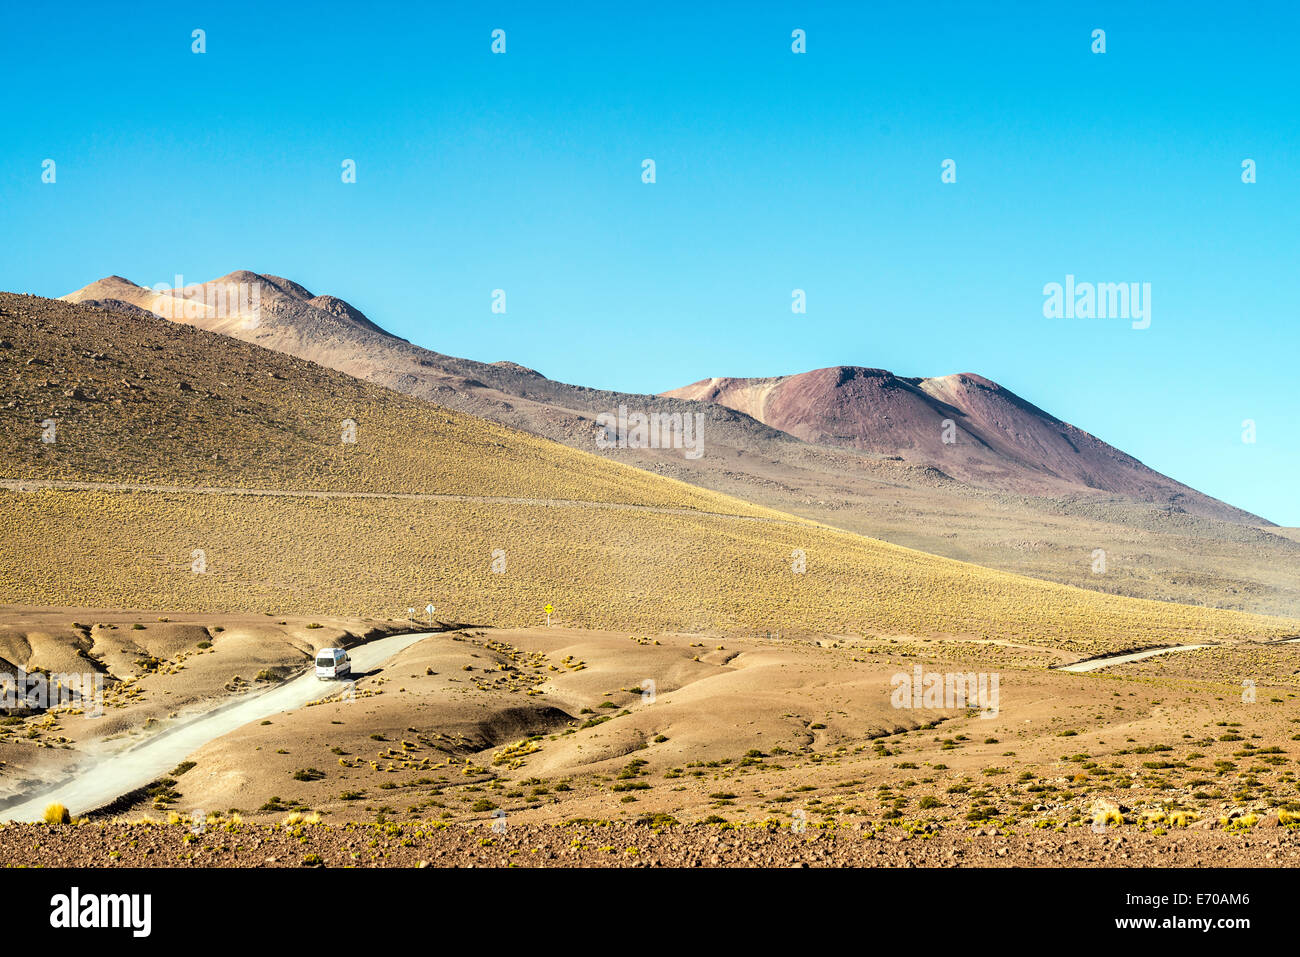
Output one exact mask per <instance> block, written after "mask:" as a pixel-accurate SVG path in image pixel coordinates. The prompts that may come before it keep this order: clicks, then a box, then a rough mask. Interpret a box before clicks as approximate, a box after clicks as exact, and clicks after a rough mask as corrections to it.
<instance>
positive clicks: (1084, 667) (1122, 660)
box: [1056, 645, 1213, 674]
mask: <svg viewBox="0 0 1300 957" xmlns="http://www.w3.org/2000/svg"><path fill="white" fill-rule="evenodd" d="M1211 647H1213V645H1176V646H1174V647H1172V648H1147V649H1146V650H1145V651H1131V652H1129V653H1128V654H1127V655H1111V656H1110V657H1108V658H1087V659H1085V660H1083V661H1076V662H1075V663H1074V664H1072V665H1062V666H1061V667H1060V668H1057V669H1056V670H1057V671H1072V672H1074V673H1075V674H1082V673H1083V672H1085V671H1096V670H1098V669H1099V668H1109V667H1111V665H1123V664H1128V662H1130V661H1141V660H1142V659H1143V658H1151V657H1153V656H1155V655H1167V654H1171V653H1172V652H1175V651H1195V650H1196V649H1197V648H1211Z"/></svg>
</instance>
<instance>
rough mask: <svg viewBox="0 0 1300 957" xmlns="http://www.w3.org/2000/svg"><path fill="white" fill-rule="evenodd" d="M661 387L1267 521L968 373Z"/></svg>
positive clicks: (982, 478)
mask: <svg viewBox="0 0 1300 957" xmlns="http://www.w3.org/2000/svg"><path fill="white" fill-rule="evenodd" d="M664 395H667V396H672V397H674V398H679V399H695V400H699V401H704V402H717V403H719V404H721V405H725V406H727V407H728V408H732V409H736V410H737V411H740V412H744V413H745V414H746V415H750V416H752V417H753V418H755V419H757V420H758V421H759V422H763V423H765V424H767V425H770V426H772V427H773V428H775V429H780V430H781V431H783V432H788V433H789V434H791V435H793V436H797V437H798V438H801V439H803V440H804V441H807V442H813V443H818V444H826V445H840V446H846V447H848V448H854V449H861V450H865V451H869V452H875V453H879V454H882V455H899V456H902V457H903V458H904V459H906V460H908V461H911V462H915V463H917V464H923V465H931V466H934V467H935V468H938V469H940V470H942V471H943V472H944V473H945V474H946V475H950V476H952V477H953V478H956V479H958V480H960V481H963V482H966V483H969V484H971V485H977V486H981V487H985V488H998V489H1005V490H1011V491H1020V492H1025V493H1029V494H1036V495H1043V494H1052V493H1058V494H1059V493H1061V492H1066V491H1080V490H1090V491H1102V492H1112V493H1115V494H1118V495H1122V496H1125V497H1126V498H1130V499H1133V500H1137V501H1145V502H1165V503H1168V504H1170V505H1174V506H1178V507H1181V508H1186V509H1188V510H1191V511H1195V512H1197V513H1199V514H1204V515H1212V516H1215V517H1220V518H1226V519H1228V520H1236V521H1240V520H1247V521H1251V522H1253V523H1257V524H1268V523H1265V522H1264V521H1263V520H1262V519H1259V518H1258V517H1257V516H1252V515H1248V514H1247V513H1243V512H1241V511H1240V510H1238V509H1234V508H1232V507H1231V506H1227V505H1225V503H1223V502H1219V501H1217V500H1215V499H1212V498H1210V497H1209V496H1207V495H1202V494H1201V493H1200V492H1197V491H1196V490H1195V489H1192V488H1189V487H1188V486H1186V485H1183V484H1182V483H1180V482H1176V481H1174V480H1173V479H1170V478H1168V477H1166V476H1164V475H1161V474H1160V473H1159V472H1156V471H1154V470H1153V469H1150V468H1148V467H1147V466H1145V465H1143V464H1142V463H1141V462H1139V461H1138V460H1137V459H1135V458H1133V456H1131V455H1127V454H1125V453H1124V452H1121V451H1120V450H1119V449H1116V448H1114V447H1112V446H1110V445H1107V444H1106V443H1105V442H1103V441H1101V440H1100V439H1098V438H1096V437H1095V436H1093V435H1090V434H1088V433H1087V432H1084V431H1083V430H1082V429H1078V428H1075V427H1074V426H1073V425H1070V424H1069V423H1068V422H1062V421H1061V420H1060V419H1058V418H1056V417H1055V416H1054V415H1051V414H1050V413H1048V412H1044V411H1043V410H1042V409H1040V408H1038V407H1037V406H1036V405H1033V404H1032V403H1030V402H1027V401H1026V400H1024V399H1022V398H1021V397H1020V396H1018V395H1016V394H1015V393H1013V392H1011V391H1010V390H1008V389H1004V388H1003V387H1002V386H1000V385H998V384H997V383H996V382H991V381H989V380H988V379H986V378H984V377H983V376H978V375H973V374H971V373H962V374H958V375H947V376H942V377H940V378H934V379H921V378H904V377H900V376H896V375H894V374H893V373H892V372H887V371H885V370H884V369H866V368H862V367H859V366H835V367H832V368H829V369H816V370H814V371H812V372H804V373H800V374H798V375H788V376H777V377H774V378H765V379H732V378H726V379H724V378H713V379H705V380H702V381H700V382H696V383H694V384H692V385H688V386H685V387H683V388H680V389H673V390H671V391H669V392H666V393H664Z"/></svg>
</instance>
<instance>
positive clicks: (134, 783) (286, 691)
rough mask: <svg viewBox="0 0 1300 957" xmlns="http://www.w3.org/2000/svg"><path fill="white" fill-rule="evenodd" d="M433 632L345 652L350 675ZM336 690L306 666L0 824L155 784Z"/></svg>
mask: <svg viewBox="0 0 1300 957" xmlns="http://www.w3.org/2000/svg"><path fill="white" fill-rule="evenodd" d="M432 634H433V632H423V633H420V634H414V635H412V634H403V635H390V636H388V637H387V638H380V639H379V640H377V641H372V642H368V643H366V644H364V645H357V646H356V647H355V648H352V649H349V651H348V654H349V656H351V658H352V671H353V673H354V674H358V673H361V672H366V671H370V670H372V669H374V668H378V667H379V666H380V665H382V664H383V663H384V662H385V661H387V660H388V659H389V658H391V657H393V655H395V654H397V653H398V652H400V651H402V650H404V649H406V648H409V647H410V646H411V645H413V644H415V643H416V642H417V641H421V640H423V639H425V638H428V637H430V635H432ZM340 688H341V686H340V685H339V684H338V683H335V682H324V681H321V680H320V679H318V678H317V677H316V673H315V669H314V668H312V669H310V670H308V672H307V673H306V674H304V675H301V676H299V677H297V678H294V679H293V680H291V681H287V682H285V683H284V684H282V685H279V686H278V687H275V688H272V689H271V690H270V691H264V692H262V693H260V694H256V695H252V696H249V697H244V698H241V699H240V700H238V701H235V702H232V703H230V704H225V705H221V706H220V707H217V708H214V709H213V710H211V711H208V712H206V713H204V714H200V715H197V716H195V717H191V718H189V719H188V720H185V721H184V722H182V723H181V724H178V725H175V726H173V727H171V728H168V729H166V730H164V731H161V732H159V733H158V734H156V735H154V736H153V737H151V738H149V739H148V740H146V741H143V742H140V743H137V744H133V745H129V746H127V747H126V748H124V749H122V750H120V751H117V752H114V753H109V754H106V755H104V756H97V757H94V758H92V759H91V760H89V761H88V762H86V763H83V764H81V765H78V767H77V769H76V770H75V771H74V773H73V775H72V777H71V778H69V779H67V780H65V781H62V782H59V783H58V784H55V785H53V786H51V787H46V788H42V789H40V790H37V791H32V792H29V794H28V795H27V797H26V800H23V798H22V796H20V797H19V798H17V801H18V802H19V803H13V804H10V805H9V806H8V807H6V808H3V809H0V820H10V821H39V820H40V819H41V815H42V814H43V813H44V811H45V808H46V806H47V805H49V804H52V803H54V802H58V803H60V804H63V805H64V806H66V807H67V809H68V810H69V811H70V812H71V813H72V814H84V813H86V812H87V811H93V810H94V809H95V808H98V807H103V806H104V805H105V804H108V803H110V802H111V801H114V800H116V799H117V798H119V797H121V796H122V795H124V794H129V793H130V792H131V791H134V790H136V789H137V788H141V787H144V786H145V785H147V784H149V783H151V782H153V781H156V780H157V779H158V778H159V777H161V776H162V775H164V774H166V773H167V772H168V771H170V770H171V769H172V768H174V767H175V766H176V765H177V764H179V763H180V762H181V761H183V760H185V758H186V756H188V755H190V754H193V753H194V752H195V751H196V750H198V749H199V748H201V747H202V746H203V745H205V744H207V743H208V742H209V741H212V740H213V739H215V738H219V737H221V736H222V735H223V734H229V733H230V732H231V731H234V730H235V729H236V728H241V727H243V726H244V725H246V724H248V723H250V722H252V721H260V720H261V719H263V718H266V717H268V716H270V715H273V714H279V713H281V712H284V711H292V710H294V709H295V708H301V707H303V706H304V705H306V704H307V703H308V702H310V701H315V700H316V699H318V698H323V697H326V696H327V695H330V694H334V693H337V692H338V691H339V690H340Z"/></svg>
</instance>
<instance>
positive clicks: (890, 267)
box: [0, 2, 1300, 525]
mask: <svg viewBox="0 0 1300 957" xmlns="http://www.w3.org/2000/svg"><path fill="white" fill-rule="evenodd" d="M987 6H988V7H990V8H991V9H992V10H993V12H977V11H976V8H975V7H974V5H971V4H957V3H953V4H943V3H938V4H934V3H931V4H917V5H911V4H866V3H854V4H843V5H837V4H824V5H817V6H814V7H809V6H808V5H806V4H793V3H791V4H765V3H745V4H740V3H736V4H727V5H721V4H719V5H707V4H698V3H691V4H675V3H665V2H659V3H654V4H649V5H646V6H645V7H644V8H639V7H637V5H633V4H620V5H605V4H581V3H565V4H563V5H560V4H555V5H550V6H549V9H548V8H543V6H542V5H538V4H501V3H496V4H492V3H489V4H441V3H428V4H419V5H416V4H411V5H402V4H390V3H382V2H380V3H368V4H352V3H349V4H330V3H312V4H304V5H302V6H301V7H299V8H294V5H292V4H286V5H284V6H283V7H282V8H280V9H271V8H270V5H262V4H242V3H230V2H223V3H220V4H218V3H212V4H189V5H187V4H184V3H167V4H149V3H138V4H122V5H115V6H114V7H112V8H108V9H100V8H99V7H98V5H96V6H94V7H92V6H89V5H85V6H81V5H78V4H77V3H72V4H69V5H66V6H65V7H62V8H60V14H59V16H57V17H54V16H52V15H51V14H49V13H48V12H47V11H43V10H41V9H40V8H38V7H36V6H34V5H31V4H24V5H17V4H10V5H6V7H5V8H4V10H3V12H0V62H3V63H4V64H5V67H4V70H5V73H6V80H7V83H6V88H7V93H6V96H5V97H4V98H3V100H0V109H2V110H3V123H2V124H0V224H2V227H0V228H2V230H3V236H4V245H3V250H4V255H3V257H2V258H0V288H3V289H5V290H11V291H21V292H33V293H38V294H41V295H48V296H57V295H62V294H64V293H67V292H70V291H72V290H73V289H76V288H79V287H80V286H82V285H85V284H86V283H87V282H90V281H92V280H93V279H97V278H100V277H102V276H105V275H109V274H112V273H117V274H120V275H123V276H126V277H127V278H129V279H132V280H133V281H135V282H138V283H141V284H145V285H152V284H154V283H157V282H170V281H171V279H172V277H173V275H174V274H176V273H181V274H183V275H184V276H185V277H186V278H187V279H188V280H191V281H199V280H204V279H210V278H214V277H216V276H219V275H222V274H224V273H227V272H229V271H231V270H233V269H239V268H246V269H252V270H254V271H257V272H266V273H274V274H278V275H282V276H288V277H290V278H293V279H295V280H297V281H299V282H301V283H303V284H304V285H306V286H307V287H308V288H309V289H311V290H312V291H313V292H317V293H321V292H328V293H331V294H334V295H337V296H340V297H342V298H344V299H346V300H348V301H349V302H351V303H353V304H354V305H355V306H357V307H358V308H360V309H362V310H363V311H364V312H366V313H367V314H368V315H369V316H370V317H371V318H372V319H374V320H375V321H377V322H378V323H379V324H381V325H383V326H385V327H386V328H388V329H390V330H391V331H393V332H396V333H397V334H399V335H402V336H404V337H406V338H409V339H411V340H412V341H414V342H417V343H419V344H421V345H424V346H427V347H429V348H432V349H435V350H437V351H440V352H444V353H448V354H452V355H460V356H467V357H470V358H475V359H482V360H487V361H492V360H496V359H511V360H514V361H517V362H520V363H523V364H525V365H529V366H532V367H533V368H536V369H539V370H540V371H542V372H544V373H545V374H547V375H549V376H551V377H553V378H557V379H561V380H565V381H570V382H578V383H582V384H586V385H592V386H601V387H607V388H615V389H620V390H624V391H631V392H657V391H661V390H664V389H668V388H673V387H676V386H679V385H684V384H686V383H688V382H692V381H695V380H698V379H701V378H704V377H706V376H710V375H737V376H745V375H775V374H781V373H792V372H800V371H804V370H807V369H813V368H818V367H821V366H828V365H837V364H857V365H867V366H878V367H883V368H887V369H890V370H892V371H894V372H896V373H898V374H900V375H927V376H929V375H944V374H947V373H952V372H977V373H980V374H982V375H985V376H988V377H989V378H991V379H994V380H996V381H998V382H1000V383H1002V384H1003V385H1005V386H1007V387H1008V388H1010V389H1012V390H1014V391H1015V392H1017V393H1019V394H1020V395H1022V396H1024V397H1025V398H1027V399H1029V400H1030V401H1032V402H1034V403H1035V404H1037V405H1039V406H1041V407H1043V408H1045V409H1047V410H1048V411H1050V412H1052V413H1054V414H1056V415H1058V416H1060V417H1061V418H1064V419H1066V420H1068V421H1071V422H1073V423H1074V424H1076V425H1078V426H1080V427H1081V428H1084V429H1087V430H1088V431H1090V432H1093V433H1094V434H1096V435H1098V436H1099V437H1101V438H1102V439H1104V440H1106V441H1108V442H1110V443H1112V444H1114V445H1116V446H1118V447H1120V448H1122V449H1124V450H1125V451H1127V452H1130V453H1132V454H1134V455H1136V456H1137V457H1138V458H1140V459H1142V460H1143V461H1144V462H1146V463H1147V464H1148V465H1150V466H1152V467H1153V468H1156V469H1158V470H1160V471H1162V472H1165V473H1167V474H1169V475H1171V476H1173V477H1175V478H1177V479H1179V480H1181V481H1184V482H1186V483H1188V484H1190V485H1192V486H1194V487H1197V488H1199V489H1201V490H1203V491H1205V492H1207V493H1209V494H1212V495H1215V496H1218V497H1220V498H1223V499H1225V500H1227V501H1229V502H1232V503H1233V504H1235V505H1239V506H1241V507H1244V508H1247V509H1250V510H1252V511H1255V512H1258V513H1260V514H1262V515H1264V516H1265V517H1267V518H1270V519H1272V520H1274V521H1277V522H1280V523H1283V524H1290V525H1300V503H1297V500H1296V496H1295V494H1294V491H1295V488H1296V479H1295V477H1296V475H1297V474H1300V426H1298V425H1297V423H1296V419H1295V414H1294V412H1293V407H1294V380H1295V373H1296V365H1297V363H1296V360H1297V356H1298V355H1300V331H1298V330H1300V314H1298V313H1300V307H1298V306H1297V296H1296V289H1295V286H1296V281H1297V275H1298V273H1300V269H1298V268H1297V267H1300V229H1298V228H1297V223H1298V222H1300V220H1298V219H1297V212H1298V211H1300V110H1297V109H1296V104H1297V103H1300V71H1297V70H1296V69H1295V57H1296V50H1297V48H1298V47H1300V29H1298V28H1300V14H1297V13H1296V12H1294V10H1293V9H1292V8H1291V7H1290V6H1289V5H1287V4H1280V3H1279V4H1254V5H1251V6H1250V7H1249V8H1242V7H1240V6H1236V5H1230V4H1226V3H1225V4H1218V5H1208V4H1206V5H1201V4H1196V3H1144V4H1104V3H1095V4H1089V3H1057V4H1041V3H1023V4H1015V3H1001V4H988V5H987ZM467 8H472V9H467ZM196 28H201V29H203V30H205V31H206V40H207V52H206V53H204V54H202V55H197V54H194V53H192V52H191V43H192V41H191V31H192V30H194V29H196ZM496 28H500V29H504V30H505V31H506V43H507V47H506V50H507V52H506V53H505V54H504V55H493V54H492V52H491V50H490V44H491V36H490V34H491V31H492V30H493V29H496ZM795 28H801V29H803V30H805V31H806V33H807V53H806V54H803V55H796V54H794V53H792V52H791V49H790V44H791V38H790V34H791V31H792V30H794V29H795ZM1097 28H1101V29H1104V30H1105V31H1106V47H1107V49H1106V52H1105V53H1104V54H1100V55H1098V54H1094V53H1092V52H1091V44H1092V38H1091V33H1092V31H1093V30H1094V29H1097ZM46 158H52V159H54V160H55V161H56V163H57V167H56V169H57V182H56V183H54V184H52V185H51V184H45V183H42V182H41V163H42V160H44V159H46ZM645 158H652V159H654V160H655V163H656V173H657V182H656V183H654V184H653V185H647V184H644V183H643V182H642V181H641V168H642V167H641V164H642V160H643V159H645ZM949 158H951V159H953V160H955V161H956V164H957V182H956V183H953V184H944V183H941V182H940V164H941V163H942V162H943V160H945V159H949ZM1246 158H1250V159H1254V160H1255V161H1256V164H1257V177H1258V182H1256V183H1254V184H1250V185H1247V184H1243V183H1242V181H1241V163H1242V160H1243V159H1246ZM344 159H353V160H355V161H356V164H357V182H356V183H355V184H344V183H342V182H341V179H340V164H341V163H342V161H343V160H344ZM1067 274H1073V275H1075V276H1077V277H1078V279H1079V280H1080V281H1085V280H1088V281H1095V282H1149V283H1150V284H1151V287H1152V294H1151V296H1152V301H1151V307H1152V322H1151V327H1150V328H1149V329H1145V330H1133V329H1132V328H1131V327H1130V324H1129V323H1128V322H1127V321H1124V320H1115V319H1104V320H1102V319H1091V320H1089V319H1047V318H1044V317H1043V311H1042V305H1043V293H1042V289H1043V286H1044V284H1046V283H1049V282H1063V281H1064V278H1065V276H1066V275H1067ZM498 288H500V289H504V290H505V291H506V296H507V313H506V315H504V316H501V315H494V314H493V313H492V312H491V310H490V303H491V293H492V290H493V289H498ZM795 288H802V289H804V290H806V293H807V302H808V311H807V313H806V314H805V315H796V314H792V312H791V310H790V302H791V290H793V289H795ZM1245 419H1253V420H1255V422H1256V427H1257V435H1258V438H1257V441H1256V443H1255V444H1253V445H1252V444H1247V443H1243V442H1242V440H1241V435H1242V422H1243V420H1245Z"/></svg>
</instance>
